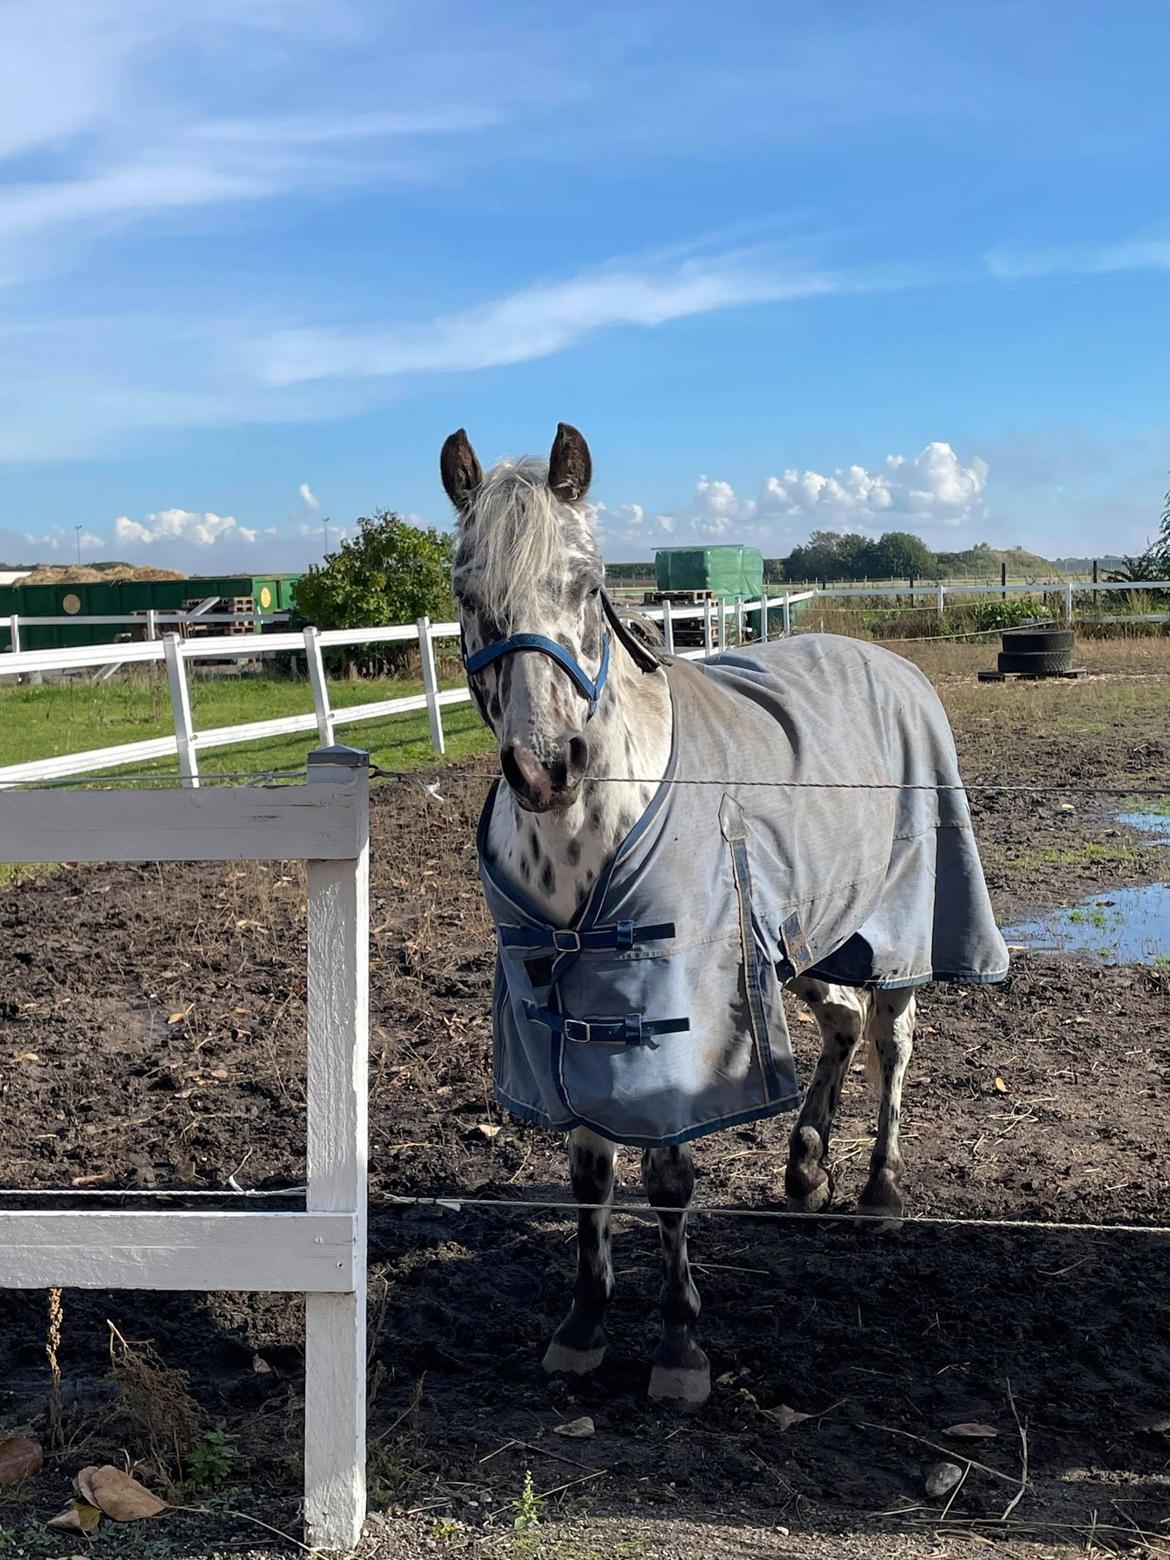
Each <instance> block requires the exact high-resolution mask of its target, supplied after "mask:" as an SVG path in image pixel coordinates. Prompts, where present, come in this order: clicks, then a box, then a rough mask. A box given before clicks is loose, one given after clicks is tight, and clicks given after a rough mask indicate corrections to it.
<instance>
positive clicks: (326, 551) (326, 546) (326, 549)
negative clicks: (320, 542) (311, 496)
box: [321, 515, 329, 558]
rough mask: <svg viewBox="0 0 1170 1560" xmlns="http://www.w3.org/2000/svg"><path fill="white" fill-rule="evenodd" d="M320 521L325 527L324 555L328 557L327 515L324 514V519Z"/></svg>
mask: <svg viewBox="0 0 1170 1560" xmlns="http://www.w3.org/2000/svg"><path fill="white" fill-rule="evenodd" d="M321 523H322V525H323V526H324V527H325V556H326V558H328V556H329V516H328V515H326V516H325V518H324V520H323V521H322V522H321Z"/></svg>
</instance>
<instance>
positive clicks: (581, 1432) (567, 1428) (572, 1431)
mask: <svg viewBox="0 0 1170 1560" xmlns="http://www.w3.org/2000/svg"><path fill="white" fill-rule="evenodd" d="M593 1433H594V1426H593V1421H592V1419H590V1417H589V1415H588V1414H582V1415H581V1417H580V1419H566V1420H565V1422H564V1424H562V1425H554V1426H553V1434H554V1435H569V1436H573V1437H574V1438H576V1439H582V1438H584V1437H585V1436H587V1435H593Z"/></svg>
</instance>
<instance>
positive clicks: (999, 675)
mask: <svg viewBox="0 0 1170 1560" xmlns="http://www.w3.org/2000/svg"><path fill="white" fill-rule="evenodd" d="M1084 675H1085V668H1084V667H1083V666H1070V667H1069V669H1068V671H1067V672H980V673H979V681H980V682H1048V681H1049V679H1051V678H1053V677H1063V678H1065V679H1066V680H1067V679H1069V678H1071V679H1073V680H1074V681H1075V680H1076V678H1078V677H1083V676H1084Z"/></svg>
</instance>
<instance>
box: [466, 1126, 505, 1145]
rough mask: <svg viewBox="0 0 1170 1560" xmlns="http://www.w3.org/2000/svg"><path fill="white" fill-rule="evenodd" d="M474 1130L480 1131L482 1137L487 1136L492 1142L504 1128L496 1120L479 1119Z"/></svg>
mask: <svg viewBox="0 0 1170 1560" xmlns="http://www.w3.org/2000/svg"><path fill="white" fill-rule="evenodd" d="M472 1130H473V1131H475V1132H478V1133H479V1135H480V1137H483V1138H487V1140H488V1142H489V1143H490V1142H491V1141H492V1139H493V1138H498V1137H499V1135H500V1133H501V1132H502V1131H503V1130H504V1129H503V1127H500V1126H497V1125H496V1123H495V1122H494V1121H477V1122H476V1124H475V1126H474V1128H473V1129H472Z"/></svg>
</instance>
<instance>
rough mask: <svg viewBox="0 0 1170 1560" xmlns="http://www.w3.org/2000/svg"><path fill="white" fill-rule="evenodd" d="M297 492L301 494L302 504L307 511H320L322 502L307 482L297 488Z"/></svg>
mask: <svg viewBox="0 0 1170 1560" xmlns="http://www.w3.org/2000/svg"><path fill="white" fill-rule="evenodd" d="M297 492H298V493H299V494H300V499H301V503H302V504H304V506H305V508H306V509H313V510H317V509H320V507H321V500H320V499H319V498H318V497H317V495H316V493H314V492H313V489H312V488H311V487H310V486H309V484H308V483H307V482H302V483H301V485H300V487H299V488H297Z"/></svg>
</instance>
